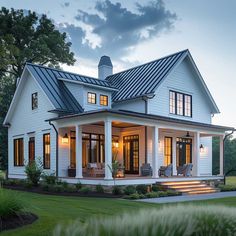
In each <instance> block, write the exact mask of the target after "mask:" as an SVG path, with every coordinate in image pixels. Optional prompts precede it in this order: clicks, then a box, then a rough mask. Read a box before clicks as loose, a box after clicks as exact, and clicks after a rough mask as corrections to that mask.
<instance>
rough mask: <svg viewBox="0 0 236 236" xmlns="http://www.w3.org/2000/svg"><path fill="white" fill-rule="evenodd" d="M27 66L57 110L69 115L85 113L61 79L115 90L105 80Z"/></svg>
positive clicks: (37, 66) (33, 65)
mask: <svg viewBox="0 0 236 236" xmlns="http://www.w3.org/2000/svg"><path fill="white" fill-rule="evenodd" d="M26 66H27V68H28V69H29V71H30V72H31V73H32V75H33V76H34V77H35V79H36V80H37V81H38V83H39V84H40V86H41V87H42V89H43V90H44V92H45V93H46V94H47V96H48V98H49V99H50V101H51V102H52V104H53V105H54V106H55V110H58V111H64V112H69V113H78V112H79V113H81V112H83V108H82V107H81V105H80V104H79V102H78V101H77V100H76V99H75V97H74V96H73V95H72V94H71V92H70V91H69V89H68V88H67V87H66V85H65V84H64V82H63V81H62V80H61V79H66V80H70V81H77V82H82V83H84V84H88V85H96V86H101V87H106V88H114V87H112V86H111V85H110V83H109V82H108V81H105V80H99V79H95V78H92V77H87V76H82V75H78V74H74V73H70V72H64V71H62V70H57V69H53V68H49V67H45V66H41V65H35V64H31V63H27V64H26Z"/></svg>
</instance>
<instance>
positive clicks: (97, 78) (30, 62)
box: [26, 62, 109, 82]
mask: <svg viewBox="0 0 236 236" xmlns="http://www.w3.org/2000/svg"><path fill="white" fill-rule="evenodd" d="M26 64H27V65H28V64H29V65H32V66H38V67H42V68H46V69H50V70H55V71H59V72H60V71H61V72H64V73H70V74H72V75H77V76H83V77H87V78H90V79H95V80H99V81H101V79H98V78H95V77H92V76H88V75H82V74H77V73H74V72H70V71H65V70H61V69H56V68H51V67H48V66H43V65H40V64H34V63H31V62H26ZM103 81H104V82H109V81H106V80H103Z"/></svg>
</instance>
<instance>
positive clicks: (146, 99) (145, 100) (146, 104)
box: [142, 95, 155, 163]
mask: <svg viewBox="0 0 236 236" xmlns="http://www.w3.org/2000/svg"><path fill="white" fill-rule="evenodd" d="M154 96H155V95H152V96H143V97H142V100H143V101H144V103H145V108H144V112H145V114H148V99H151V98H153V97H154ZM144 132H145V163H147V155H148V153H147V138H148V137H147V126H146V125H145V131H144Z"/></svg>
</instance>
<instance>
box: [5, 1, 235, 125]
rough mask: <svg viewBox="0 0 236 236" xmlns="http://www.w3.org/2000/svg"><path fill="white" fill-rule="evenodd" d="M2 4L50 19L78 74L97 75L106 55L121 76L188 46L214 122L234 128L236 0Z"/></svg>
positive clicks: (8, 2)
mask: <svg viewBox="0 0 236 236" xmlns="http://www.w3.org/2000/svg"><path fill="white" fill-rule="evenodd" d="M137 2H138V3H137ZM0 6H4V7H13V8H20V9H26V10H28V9H30V10H34V11H36V12H37V13H39V14H42V13H44V14H47V15H48V17H50V18H52V19H53V20H54V23H55V24H56V26H57V27H58V28H59V29H60V30H61V31H66V32H67V33H68V36H69V40H71V41H72V44H73V45H72V50H73V51H74V52H75V54H76V58H77V62H76V64H75V66H74V67H68V66H64V69H67V70H70V71H74V72H77V73H82V74H87V75H91V76H97V63H98V60H99V57H100V56H102V55H103V54H107V55H109V56H110V57H111V59H112V62H113V65H114V71H115V72H117V71H120V70H123V69H126V68H128V67H131V66H134V65H137V64H141V63H144V62H147V61H150V60H154V59H157V58H159V57H162V56H165V55H167V54H171V53H174V52H176V51H180V50H183V49H186V48H188V49H189V50H190V52H191V54H192V56H193V58H194V60H195V62H196V64H197V66H198V68H199V70H200V72H201V74H202V76H203V78H204V80H205V81H206V83H207V85H208V87H209V89H210V91H211V93H212V95H213V97H214V99H215V100H216V103H217V104H218V106H219V108H220V111H221V114H219V115H216V116H215V117H214V118H213V122H214V123H215V124H223V125H228V126H234V127H236V119H235V117H236V109H235V107H234V105H233V103H234V101H236V92H235V88H236V78H235V74H236V73H235V67H236V44H235V42H236V26H235V23H236V14H235V9H236V1H234V0H227V1H221V0H207V1H206V0H198V1H194V0H178V1H176V0H164V1H158V0H154V1H151V2H149V1H144V0H139V1H133V0H132V1H131V0H126V1H122V0H117V1H113V0H101V1H98V2H97V1H91V0H64V1H62V0H50V1H49V0H40V1H34V0H20V1H19V0H0Z"/></svg>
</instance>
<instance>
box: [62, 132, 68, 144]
mask: <svg viewBox="0 0 236 236" xmlns="http://www.w3.org/2000/svg"><path fill="white" fill-rule="evenodd" d="M61 141H62V143H69V138H68V135H67V133H65V135H64V136H63V137H62V139H61Z"/></svg>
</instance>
